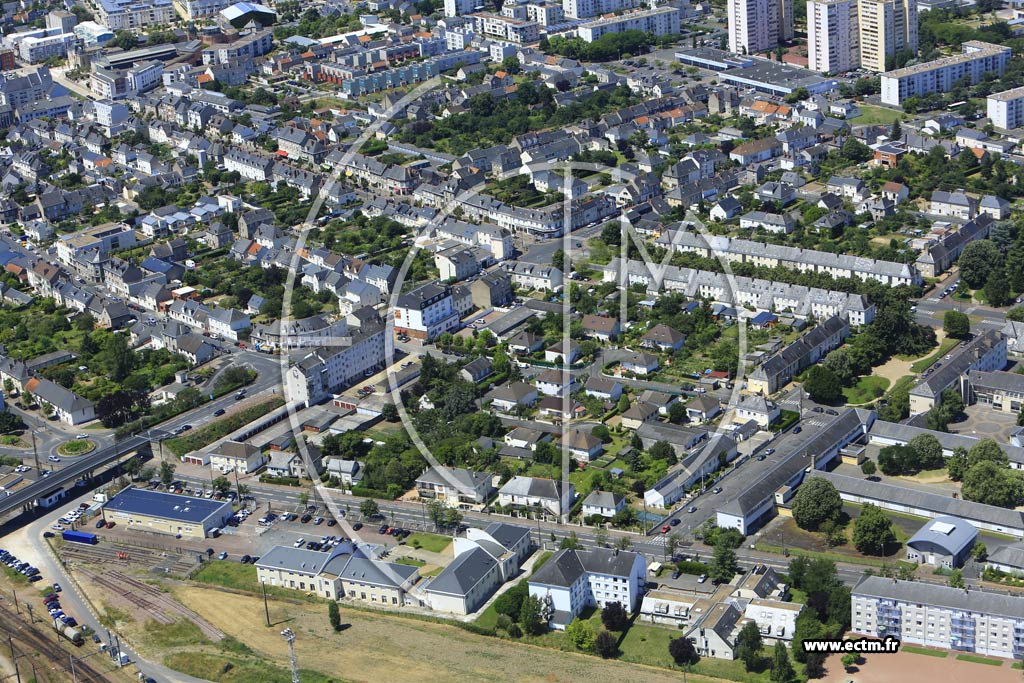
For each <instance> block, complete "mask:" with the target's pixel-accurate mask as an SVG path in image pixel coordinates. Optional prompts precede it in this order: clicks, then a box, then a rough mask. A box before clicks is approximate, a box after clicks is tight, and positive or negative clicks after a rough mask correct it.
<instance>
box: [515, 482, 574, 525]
mask: <svg viewBox="0 0 1024 683" xmlns="http://www.w3.org/2000/svg"><path fill="white" fill-rule="evenodd" d="M575 500H576V489H575V488H574V487H573V485H572V483H571V482H566V483H565V484H564V485H563V483H562V482H561V481H560V480H557V479H538V478H536V477H522V476H515V477H512V478H511V479H510V480H509V481H508V482H507V483H506V484H505V485H504V486H502V487H501V488H500V489H498V505H500V506H501V507H503V508H512V509H515V510H518V511H522V512H541V513H543V514H550V515H554V516H556V517H561V516H562V515H563V514H568V512H569V510H570V509H571V508H572V505H573V503H574V502H575Z"/></svg>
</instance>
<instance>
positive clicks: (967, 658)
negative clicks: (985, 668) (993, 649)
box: [956, 655, 1003, 666]
mask: <svg viewBox="0 0 1024 683" xmlns="http://www.w3.org/2000/svg"><path fill="white" fill-rule="evenodd" d="M956 658H957V659H959V660H960V661H961V662H972V663H974V664H987V665H989V666H1002V665H1003V660H1001V659H989V658H988V657H979V656H978V655H957V657H956Z"/></svg>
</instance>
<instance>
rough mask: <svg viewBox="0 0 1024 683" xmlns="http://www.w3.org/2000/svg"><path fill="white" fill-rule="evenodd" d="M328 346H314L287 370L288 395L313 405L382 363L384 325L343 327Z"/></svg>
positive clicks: (379, 366)
mask: <svg viewBox="0 0 1024 683" xmlns="http://www.w3.org/2000/svg"><path fill="white" fill-rule="evenodd" d="M332 341H333V343H332V345H331V346H325V347H322V348H319V349H315V350H313V351H311V352H310V353H309V354H307V355H306V356H305V357H303V358H302V359H301V360H299V361H298V362H296V363H295V364H294V365H292V366H291V367H290V368H289V369H288V377H287V389H288V398H289V400H292V401H302V402H305V403H306V404H307V405H313V404H314V403H318V402H319V401H322V400H323V399H325V398H328V397H330V396H331V395H332V394H336V393H338V392H339V391H341V390H342V389H344V388H345V387H347V386H349V385H350V384H352V383H353V382H355V381H357V380H360V379H362V378H363V377H364V376H365V373H366V372H367V371H370V370H377V369H379V368H381V367H383V366H384V364H385V361H386V358H385V350H384V325H383V324H381V323H379V322H375V323H367V324H364V325H363V326H361V327H359V328H354V329H351V330H346V331H345V332H344V333H342V334H341V335H340V336H338V337H336V338H335V339H333V340H332Z"/></svg>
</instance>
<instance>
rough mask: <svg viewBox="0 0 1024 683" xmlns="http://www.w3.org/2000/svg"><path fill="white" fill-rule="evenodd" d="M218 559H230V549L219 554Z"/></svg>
mask: <svg viewBox="0 0 1024 683" xmlns="http://www.w3.org/2000/svg"><path fill="white" fill-rule="evenodd" d="M217 559H218V560H226V559H228V551H226V550H222V551H221V553H220V555H218V556H217Z"/></svg>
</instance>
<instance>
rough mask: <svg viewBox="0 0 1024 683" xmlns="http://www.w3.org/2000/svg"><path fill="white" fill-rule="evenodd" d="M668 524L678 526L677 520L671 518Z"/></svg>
mask: <svg viewBox="0 0 1024 683" xmlns="http://www.w3.org/2000/svg"><path fill="white" fill-rule="evenodd" d="M669 524H671V525H672V526H679V520H678V519H676V518H673V519H672V521H671V522H669Z"/></svg>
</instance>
